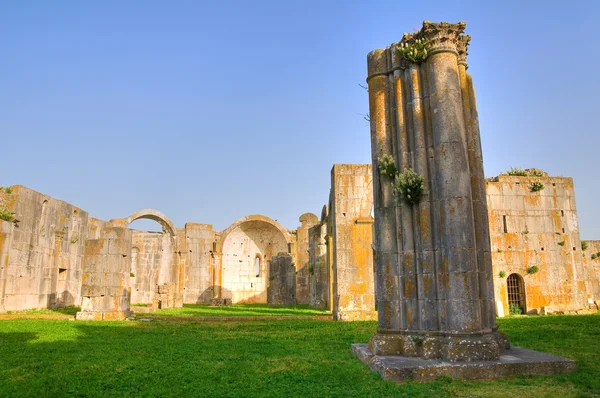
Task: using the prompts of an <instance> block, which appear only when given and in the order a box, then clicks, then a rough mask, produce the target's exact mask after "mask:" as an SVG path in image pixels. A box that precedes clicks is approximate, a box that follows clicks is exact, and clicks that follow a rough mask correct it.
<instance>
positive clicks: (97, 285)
mask: <svg viewBox="0 0 600 398" xmlns="http://www.w3.org/2000/svg"><path fill="white" fill-rule="evenodd" d="M132 233H133V231H132V230H130V229H127V228H123V227H106V228H103V229H102V230H101V231H100V238H98V239H88V240H86V241H85V257H84V264H83V277H82V285H81V295H82V302H81V311H80V312H78V313H77V315H76V317H77V319H81V320H122V319H125V317H126V316H128V315H129V306H130V297H131V289H130V285H129V283H130V278H131V277H130V271H131V258H130V254H131V242H132Z"/></svg>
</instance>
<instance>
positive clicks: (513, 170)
mask: <svg viewBox="0 0 600 398" xmlns="http://www.w3.org/2000/svg"><path fill="white" fill-rule="evenodd" d="M506 174H508V175H509V176H518V177H527V171H525V170H523V169H521V168H519V167H512V166H511V167H510V169H509V170H508V171H507V172H506Z"/></svg>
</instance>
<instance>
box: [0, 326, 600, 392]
mask: <svg viewBox="0 0 600 398" xmlns="http://www.w3.org/2000/svg"><path fill="white" fill-rule="evenodd" d="M499 323H500V327H501V329H502V330H503V331H504V332H505V333H507V334H508V335H509V336H510V337H511V340H512V342H513V343H514V344H515V345H519V346H522V347H527V348H531V349H537V350H543V351H546V352H550V353H553V354H556V355H561V356H565V357H569V358H573V359H576V360H577V366H578V370H577V372H575V373H572V374H567V375H560V376H552V377H518V378H513V379H505V380H495V381H477V382H463V381H456V380H449V379H446V378H443V379H440V380H438V381H434V382H429V383H405V384H402V385H397V384H394V383H391V382H386V381H383V380H381V379H380V377H379V375H377V374H375V373H373V372H371V371H370V370H369V369H368V368H367V367H366V366H365V365H364V364H362V363H361V362H360V361H358V360H357V359H356V358H354V357H352V356H351V354H350V344H352V343H359V342H363V343H364V342H367V341H368V339H369V337H370V336H371V335H372V334H374V333H375V330H376V322H348V323H344V322H328V321H317V320H308V319H307V320H283V321H250V322H235V321H234V322H169V321H151V322H142V321H132V322H81V321H67V320H48V319H11V320H2V321H0V396H40V397H41V396H44V397H45V396H65V395H74V396H102V397H104V396H208V395H210V396H213V397H224V396H244V397H252V396H290V397H291V396H339V397H348V396H356V397H363V396H403V395H404V396H414V397H438V396H442V397H443V396H460V397H466V396H478V397H494V396H496V397H506V396H509V397H510V396H513V397H527V398H528V397H537V396H540V397H542V396H552V397H555V398H566V397H593V396H600V360H599V358H600V345H599V344H598V342H599V341H600V315H579V316H547V317H541V316H540V317H515V318H507V319H501V320H499Z"/></svg>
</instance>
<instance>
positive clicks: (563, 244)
mask: <svg viewBox="0 0 600 398" xmlns="http://www.w3.org/2000/svg"><path fill="white" fill-rule="evenodd" d="M534 181H539V182H541V183H543V185H544V188H543V189H542V190H540V191H537V192H534V191H532V183H533V182H534ZM486 191H487V201H488V209H489V220H490V236H491V249H492V264H493V273H494V290H495V297H496V301H497V302H498V301H499V302H501V305H502V306H503V312H504V314H508V313H509V307H508V292H507V290H508V289H507V278H508V276H510V275H511V274H518V275H519V276H520V277H521V278H522V280H523V282H524V287H525V296H526V297H525V307H526V308H524V309H525V311H526V312H528V313H536V312H537V311H539V310H540V308H541V307H543V306H549V307H552V309H553V310H555V311H556V310H560V311H564V310H577V309H580V308H584V307H586V306H587V287H586V274H585V272H584V267H583V253H582V249H581V242H580V239H579V225H578V220H577V208H576V206H575V191H574V188H573V180H572V179H571V178H563V177H547V176H545V175H544V176H542V177H518V176H506V175H501V176H499V177H498V178H497V180H496V181H493V180H492V181H488V182H487V184H486ZM534 266H535V267H537V269H538V271H537V272H535V273H532V271H533V270H534V268H531V267H534ZM528 270H529V272H528ZM501 272H502V273H503V275H504V273H505V274H506V275H505V276H504V277H501V276H500V273H501ZM498 305H500V303H497V306H498ZM499 312H502V311H499Z"/></svg>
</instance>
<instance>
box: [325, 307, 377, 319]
mask: <svg viewBox="0 0 600 398" xmlns="http://www.w3.org/2000/svg"><path fill="white" fill-rule="evenodd" d="M333 316H334V319H335V320H336V321H376V320H377V311H369V310H363V311H360V310H359V311H335V312H334V314H333Z"/></svg>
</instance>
